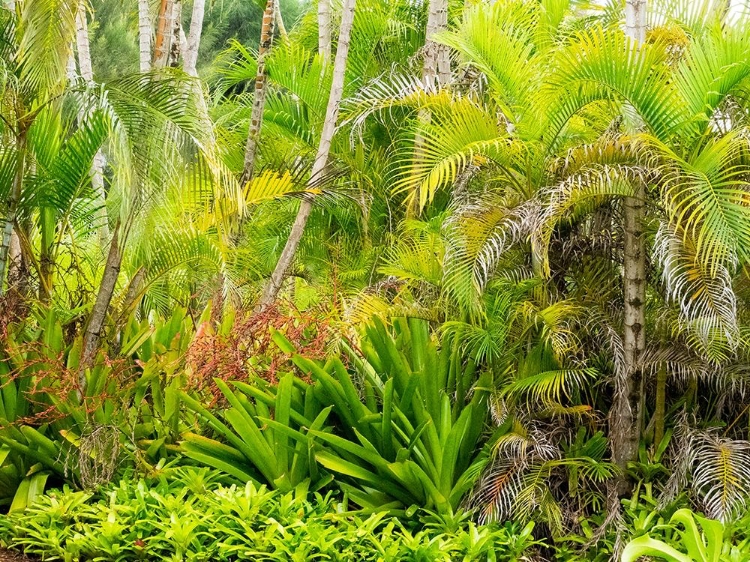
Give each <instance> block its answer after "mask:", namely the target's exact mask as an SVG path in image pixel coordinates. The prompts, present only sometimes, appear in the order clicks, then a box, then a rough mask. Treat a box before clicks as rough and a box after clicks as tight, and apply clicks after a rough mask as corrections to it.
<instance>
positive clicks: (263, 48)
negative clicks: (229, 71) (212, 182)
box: [240, 0, 276, 186]
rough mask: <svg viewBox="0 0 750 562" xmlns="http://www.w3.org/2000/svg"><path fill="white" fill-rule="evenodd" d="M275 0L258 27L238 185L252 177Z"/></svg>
mask: <svg viewBox="0 0 750 562" xmlns="http://www.w3.org/2000/svg"><path fill="white" fill-rule="evenodd" d="M275 4H276V0H268V2H267V3H266V9H265V11H264V12H263V23H262V25H261V28H260V45H259V47H258V70H257V71H256V73H255V94H254V96H253V109H252V112H251V113H250V129H249V130H248V133H247V144H246V145H245V164H244V166H243V169H242V177H241V178H240V185H242V186H244V185H245V184H246V183H247V182H249V181H250V180H251V179H252V178H253V171H254V169H255V157H256V154H257V152H258V141H259V140H260V128H261V125H262V124H263V109H264V107H265V105H266V91H267V90H268V81H267V80H266V57H267V56H268V52H269V51H270V50H271V43H272V42H273V23H274V10H275V8H274V5H275Z"/></svg>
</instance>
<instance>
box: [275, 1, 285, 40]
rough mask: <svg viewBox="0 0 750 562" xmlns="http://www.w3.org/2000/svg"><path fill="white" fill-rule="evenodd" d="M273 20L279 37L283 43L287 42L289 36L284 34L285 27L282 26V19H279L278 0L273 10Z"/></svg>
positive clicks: (279, 6)
mask: <svg viewBox="0 0 750 562" xmlns="http://www.w3.org/2000/svg"><path fill="white" fill-rule="evenodd" d="M273 14H274V18H275V19H276V27H277V28H278V30H279V37H281V39H282V40H283V41H288V40H289V35H288V34H287V32H286V26H285V25H284V18H282V17H281V5H280V4H279V2H278V0H277V2H276V5H275V6H274V9H273Z"/></svg>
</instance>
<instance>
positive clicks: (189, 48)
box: [182, 0, 206, 76]
mask: <svg viewBox="0 0 750 562" xmlns="http://www.w3.org/2000/svg"><path fill="white" fill-rule="evenodd" d="M205 11H206V0H195V1H194V2H193V13H192V15H191V16H190V31H189V32H188V37H187V41H186V45H185V52H184V54H183V58H182V63H183V66H182V68H183V69H184V70H185V72H186V73H187V74H189V75H190V76H198V72H197V70H196V65H197V64H198V48H199V47H200V44H201V33H202V31H203V16H204V13H205Z"/></svg>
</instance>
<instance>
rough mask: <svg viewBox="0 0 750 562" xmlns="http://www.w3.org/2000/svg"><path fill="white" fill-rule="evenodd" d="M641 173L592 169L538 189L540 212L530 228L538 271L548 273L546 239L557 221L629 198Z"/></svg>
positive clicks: (618, 168) (628, 168)
mask: <svg viewBox="0 0 750 562" xmlns="http://www.w3.org/2000/svg"><path fill="white" fill-rule="evenodd" d="M645 174H646V170H644V169H643V168H641V167H639V166H629V165H623V166H607V165H605V166H593V167H588V168H584V169H583V170H581V171H579V172H577V173H575V174H572V175H571V176H569V177H567V178H566V179H565V180H564V181H562V182H561V183H559V184H557V185H555V186H552V187H548V188H546V189H543V190H541V192H540V194H539V198H540V200H541V201H542V202H543V203H542V212H541V213H540V215H539V217H538V219H537V221H538V224H536V225H535V226H534V228H533V229H532V233H531V242H532V246H533V249H534V252H535V253H536V255H537V256H538V257H539V260H540V262H541V266H542V271H543V272H544V273H546V274H549V258H548V250H549V245H550V240H551V238H552V234H553V232H554V230H555V228H556V227H557V226H558V224H559V223H560V222H561V221H563V220H571V219H573V218H575V216H576V214H580V213H582V212H586V211H590V210H591V209H592V208H595V207H596V206H598V205H601V204H602V203H603V202H605V201H607V200H609V199H611V198H621V197H628V196H632V195H633V194H634V193H635V190H634V188H633V183H634V182H644V181H645Z"/></svg>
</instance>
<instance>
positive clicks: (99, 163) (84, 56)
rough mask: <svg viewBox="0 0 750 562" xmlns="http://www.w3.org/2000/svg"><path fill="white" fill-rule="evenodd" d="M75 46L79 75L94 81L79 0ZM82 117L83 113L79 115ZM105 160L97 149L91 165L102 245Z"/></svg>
mask: <svg viewBox="0 0 750 562" xmlns="http://www.w3.org/2000/svg"><path fill="white" fill-rule="evenodd" d="M76 48H77V51H78V68H79V70H80V72H81V77H82V78H83V79H84V80H85V81H86V83H87V84H89V85H90V84H93V83H94V71H93V67H92V65H91V49H90V46H89V28H88V23H87V21H86V4H85V3H84V2H81V4H80V6H79V8H78V13H77V14H76ZM79 117H80V119H81V120H82V119H83V117H84V116H83V115H81V116H79ZM105 163H106V161H105V159H104V155H103V154H102V151H101V150H97V152H96V155H95V156H94V162H93V163H92V165H91V187H92V189H93V191H94V196H95V198H96V206H97V208H96V213H95V215H94V216H95V220H96V228H97V232H98V233H99V242H100V244H101V245H102V246H104V244H106V241H107V240H109V220H108V218H107V207H106V193H105V191H104V172H103V170H104V165H105Z"/></svg>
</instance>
